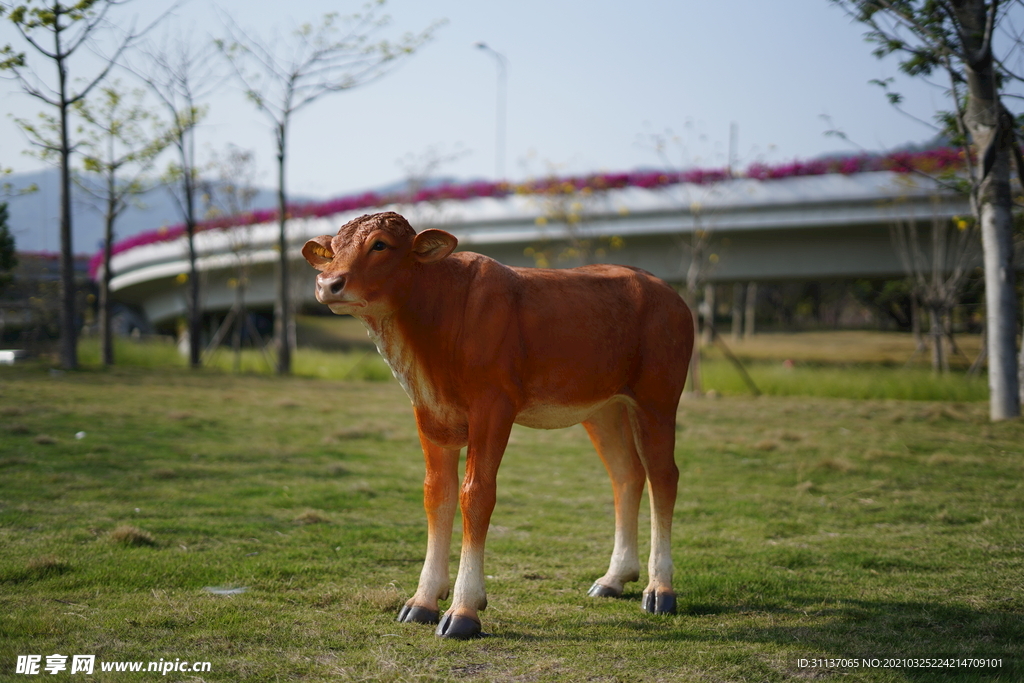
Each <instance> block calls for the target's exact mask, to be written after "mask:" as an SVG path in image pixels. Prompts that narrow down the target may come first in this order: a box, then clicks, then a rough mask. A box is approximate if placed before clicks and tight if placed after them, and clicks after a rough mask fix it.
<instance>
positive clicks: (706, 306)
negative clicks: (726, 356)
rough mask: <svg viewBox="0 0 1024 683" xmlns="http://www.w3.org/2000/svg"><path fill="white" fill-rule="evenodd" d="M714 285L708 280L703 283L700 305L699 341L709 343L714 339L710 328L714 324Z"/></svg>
mask: <svg viewBox="0 0 1024 683" xmlns="http://www.w3.org/2000/svg"><path fill="white" fill-rule="evenodd" d="M715 306H716V303H715V286H714V285H713V284H711V283H710V282H708V283H706V284H705V285H704V302H703V303H702V304H701V306H700V310H701V314H702V315H703V317H704V326H703V327H702V328H700V337H701V343H703V344H705V345H710V344H711V343H712V342H713V341H714V337H713V336H712V334H711V328H712V327H714V326H715Z"/></svg>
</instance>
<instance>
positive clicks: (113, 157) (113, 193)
mask: <svg viewBox="0 0 1024 683" xmlns="http://www.w3.org/2000/svg"><path fill="white" fill-rule="evenodd" d="M143 95H144V93H143V92H142V91H140V90H135V91H133V92H132V93H131V94H130V97H131V100H127V101H126V98H125V93H123V92H122V91H121V90H120V89H119V84H117V83H115V84H114V85H112V86H109V87H103V88H101V90H100V97H99V102H98V103H95V104H94V103H91V102H90V101H89V100H88V99H84V100H79V101H78V102H76V103H75V112H76V113H77V114H78V116H79V117H80V118H81V119H82V120H83V121H84V122H85V125H84V126H83V128H82V131H81V133H82V136H83V139H82V143H81V148H82V150H83V153H82V166H83V168H84V169H85V171H86V172H87V173H89V174H95V175H98V176H99V179H100V182H99V183H98V184H97V183H94V182H92V179H91V178H85V179H80V182H79V185H80V186H81V187H82V189H83V190H85V191H86V192H87V193H89V194H90V195H92V196H93V197H94V198H95V199H96V200H97V201H98V202H99V203H100V205H101V211H102V213H103V219H104V234H103V275H102V279H101V280H100V301H99V314H100V338H101V347H102V352H101V356H102V360H103V364H104V365H108V366H109V365H113V364H114V339H113V330H112V329H111V320H110V313H111V301H110V279H111V274H112V273H111V270H110V258H111V254H112V247H113V243H114V234H115V231H114V227H115V224H116V223H117V219H118V217H119V216H120V215H121V214H122V213H124V211H125V210H126V209H127V208H128V207H129V206H130V205H131V202H132V199H133V198H134V197H137V196H138V195H140V194H142V193H143V192H145V191H146V190H148V189H149V187H150V183H149V182H147V181H146V179H145V175H146V174H147V173H148V172H149V171H150V170H151V169H152V168H153V164H154V163H155V161H156V157H157V155H159V154H160V153H161V152H162V151H163V150H164V149H165V148H166V147H167V145H168V144H169V143H170V139H169V138H168V137H167V132H166V130H164V129H163V128H162V127H161V125H160V122H159V121H158V120H157V119H156V117H155V116H154V115H153V113H152V111H151V110H150V109H148V108H147V107H146V106H145V105H144V104H143ZM147 128H149V129H147Z"/></svg>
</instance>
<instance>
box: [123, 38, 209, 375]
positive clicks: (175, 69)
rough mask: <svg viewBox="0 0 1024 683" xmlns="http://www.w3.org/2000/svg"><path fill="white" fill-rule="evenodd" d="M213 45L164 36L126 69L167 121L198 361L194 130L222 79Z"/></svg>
mask: <svg viewBox="0 0 1024 683" xmlns="http://www.w3.org/2000/svg"><path fill="white" fill-rule="evenodd" d="M215 54H216V52H215V48H214V46H213V45H212V44H210V43H206V44H203V45H197V44H196V43H195V42H194V41H192V40H190V39H189V38H185V37H183V36H181V35H179V36H177V37H176V38H170V37H167V36H165V37H164V39H163V40H162V41H161V43H160V44H159V45H155V46H154V45H151V46H148V47H146V48H145V49H143V50H142V51H141V53H140V56H139V59H137V60H136V61H135V63H133V64H131V65H130V66H129V70H130V71H131V72H132V73H134V74H135V75H136V76H137V77H138V78H140V79H141V80H142V81H143V82H144V83H145V84H146V85H147V86H148V87H149V90H150V92H152V93H153V95H155V96H156V98H157V100H158V101H159V102H160V104H161V106H162V107H163V109H164V110H165V112H166V114H167V116H168V117H169V120H170V130H169V137H170V140H171V146H172V147H173V148H174V150H175V152H176V157H177V159H176V160H175V161H174V162H172V163H171V164H170V165H169V166H168V168H167V171H166V173H165V180H166V182H167V186H168V189H169V190H170V192H171V196H172V197H173V198H174V201H175V203H176V204H177V205H178V210H179V211H180V213H181V216H182V219H183V220H184V222H185V234H186V238H187V240H188V263H189V273H188V338H189V364H190V365H191V366H192V367H199V366H200V365H201V364H202V344H201V342H200V338H201V334H202V314H203V312H202V308H201V305H200V301H199V273H198V271H197V269H196V245H195V236H196V225H197V224H198V222H199V221H198V218H197V216H196V203H197V192H198V183H199V170H200V169H199V164H198V161H197V158H196V142H195V132H196V127H197V126H198V125H199V123H200V121H202V120H203V118H204V117H205V116H206V110H207V108H206V105H204V104H202V102H203V100H205V99H206V98H207V97H208V96H209V95H210V94H211V93H212V92H213V91H214V89H215V88H217V87H218V86H219V85H220V83H221V82H222V80H223V78H222V76H221V75H220V73H219V69H218V66H219V64H218V61H217V60H216V59H214V55H215Z"/></svg>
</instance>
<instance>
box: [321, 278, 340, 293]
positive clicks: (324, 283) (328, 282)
mask: <svg viewBox="0 0 1024 683" xmlns="http://www.w3.org/2000/svg"><path fill="white" fill-rule="evenodd" d="M320 289H322V290H324V291H325V292H330V293H331V294H333V295H335V296H337V295H338V294H341V290H343V289H345V276H344V275H330V276H328V277H324V276H323V275H321V276H320Z"/></svg>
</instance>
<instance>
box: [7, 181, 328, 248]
mask: <svg viewBox="0 0 1024 683" xmlns="http://www.w3.org/2000/svg"><path fill="white" fill-rule="evenodd" d="M59 181H60V177H59V172H58V171H57V170H56V169H50V170H46V171H39V172H37V173H22V174H18V175H12V176H8V177H7V178H4V182H5V183H8V182H9V183H10V184H11V186H12V187H13V188H14V190H15V191H17V190H21V189H23V188H27V187H30V186H31V185H33V184H34V185H36V186H37V187H38V188H39V189H38V190H37V191H36V192H33V193H31V194H25V195H20V196H15V197H9V198H8V199H6V200H5V201H6V202H7V204H8V219H7V224H8V227H10V229H11V232H12V233H13V235H14V243H15V248H16V249H17V250H18V251H48V252H57V251H60V224H59V222H58V221H59V216H60V182H59ZM71 196H72V198H73V201H74V203H73V205H72V209H71V211H72V245H73V248H74V251H75V253H76V254H88V255H92V254H94V253H96V252H97V251H98V250H99V249H100V248H101V247H102V240H103V215H102V213H101V211H99V210H97V209H96V208H94V205H95V204H96V203H97V202H95V200H93V198H92V197H90V196H89V195H88V194H86V193H85V192H83V191H82V190H81V189H79V188H77V187H75V188H73V190H72V195H71ZM319 199H320V198H317V197H304V196H292V197H289V201H292V202H297V203H303V202H311V201H318V200H319ZM90 202H91V203H90ZM139 202H140V204H141V206H133V207H131V208H129V209H127V210H126V211H125V212H124V213H123V214H122V215H121V216H120V217H119V218H118V221H117V234H116V236H115V237H114V239H115V241H116V240H120V239H124V238H125V237H131V236H132V235H137V234H138V233H140V232H145V231H147V230H155V229H157V228H159V227H161V226H165V225H176V224H178V223H181V222H182V219H181V215H180V213H179V212H178V207H177V204H176V203H175V202H174V200H173V199H172V198H171V195H170V193H169V192H168V191H167V190H166V189H165V188H157V189H155V190H151V191H150V192H147V193H146V194H144V195H142V196H141V197H139ZM276 205H277V192H276V190H272V189H260V190H259V193H258V194H257V196H256V198H255V199H254V200H253V206H252V208H253V209H265V208H271V207H274V206H276ZM201 212H202V209H201V208H200V215H201Z"/></svg>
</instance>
